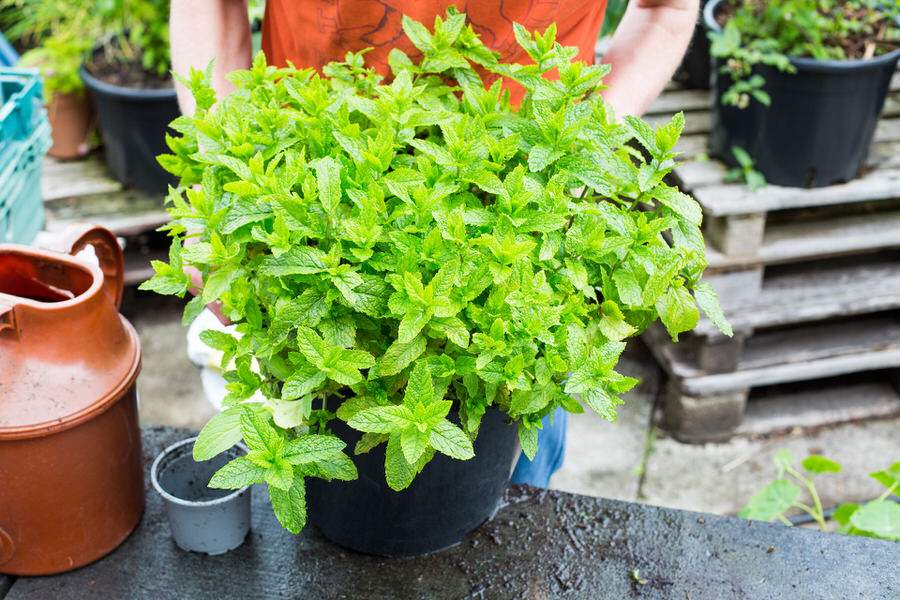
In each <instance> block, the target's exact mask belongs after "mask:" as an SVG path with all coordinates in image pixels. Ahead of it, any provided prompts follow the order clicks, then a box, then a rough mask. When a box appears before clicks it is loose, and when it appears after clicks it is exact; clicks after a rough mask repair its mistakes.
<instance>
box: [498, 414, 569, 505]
mask: <svg viewBox="0 0 900 600" xmlns="http://www.w3.org/2000/svg"><path fill="white" fill-rule="evenodd" d="M551 416H552V417H553V424H552V425H551V424H550V417H551ZM568 422H569V413H567V412H566V411H564V410H563V409H562V408H557V409H556V410H555V411H554V412H553V414H552V415H547V416H546V417H544V418H543V419H542V420H541V424H542V425H543V427H542V428H541V429H540V430H538V451H537V454H536V455H535V456H534V460H528V457H527V456H525V453H524V452H522V454H521V455H520V456H519V460H518V462H517V463H516V468H515V469H514V470H513V474H512V476H511V477H510V478H509V481H510V483H527V484H530V485H533V486H537V487H542V488H545V487H547V486H548V485H549V484H550V476H551V475H553V474H554V473H555V472H556V471H558V470H559V468H560V467H561V466H562V463H563V458H564V457H565V454H566V425H567V423H568Z"/></svg>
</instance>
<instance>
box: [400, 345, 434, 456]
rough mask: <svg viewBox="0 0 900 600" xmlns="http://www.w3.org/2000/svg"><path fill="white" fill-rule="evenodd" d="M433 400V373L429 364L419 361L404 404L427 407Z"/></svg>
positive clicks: (414, 369) (407, 385) (412, 375)
mask: <svg viewBox="0 0 900 600" xmlns="http://www.w3.org/2000/svg"><path fill="white" fill-rule="evenodd" d="M433 398H434V386H433V385H432V383H431V371H430V370H429V369H428V363H427V362H425V361H419V362H417V363H416V366H415V367H413V370H412V373H410V375H409V382H408V383H407V384H406V392H405V394H404V397H403V403H404V404H405V405H406V406H414V405H415V404H425V405H427V404H431V401H432V399H433ZM410 462H412V461H410Z"/></svg>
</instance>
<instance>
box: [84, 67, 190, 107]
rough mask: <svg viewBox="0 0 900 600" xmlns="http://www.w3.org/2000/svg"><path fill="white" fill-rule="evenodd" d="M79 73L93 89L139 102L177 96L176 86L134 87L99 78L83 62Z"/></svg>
mask: <svg viewBox="0 0 900 600" xmlns="http://www.w3.org/2000/svg"><path fill="white" fill-rule="evenodd" d="M78 74H79V75H81V79H82V81H84V84H85V85H86V86H87V87H89V88H91V89H92V90H95V91H99V92H102V93H104V94H108V95H110V96H118V97H119V98H125V99H128V100H134V101H138V102H142V101H143V102H148V101H149V102H152V101H155V100H168V99H172V98H175V88H174V87H170V88H133V87H126V86H121V85H114V84H112V83H107V82H105V81H103V80H101V79H97V78H96V77H94V76H93V75H91V73H90V72H89V71H88V70H87V68H86V67H85V65H84V64H83V63H82V65H81V66H80V67H78Z"/></svg>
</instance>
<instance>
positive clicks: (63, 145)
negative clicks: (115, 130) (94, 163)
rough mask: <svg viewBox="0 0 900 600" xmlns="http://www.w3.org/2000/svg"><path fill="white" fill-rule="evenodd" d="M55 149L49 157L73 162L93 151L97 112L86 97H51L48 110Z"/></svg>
mask: <svg viewBox="0 0 900 600" xmlns="http://www.w3.org/2000/svg"><path fill="white" fill-rule="evenodd" d="M47 118H48V119H49V121H50V129H51V136H52V138H53V145H52V146H51V147H50V150H48V151H47V154H49V155H50V156H52V157H54V158H61V159H70V158H78V157H81V156H84V155H86V154H87V153H88V152H90V151H91V137H92V135H93V132H94V129H95V127H96V119H95V115H94V108H93V106H92V105H91V102H90V98H88V96H87V94H86V93H83V94H81V95H80V96H79V95H78V94H60V93H58V92H56V93H53V94H52V95H51V96H50V105H49V106H48V107H47Z"/></svg>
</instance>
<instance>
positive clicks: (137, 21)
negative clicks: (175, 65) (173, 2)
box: [95, 0, 172, 78]
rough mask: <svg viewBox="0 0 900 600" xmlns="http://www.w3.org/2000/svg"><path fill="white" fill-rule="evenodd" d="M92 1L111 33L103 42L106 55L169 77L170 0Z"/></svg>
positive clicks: (123, 63)
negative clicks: (110, 36)
mask: <svg viewBox="0 0 900 600" xmlns="http://www.w3.org/2000/svg"><path fill="white" fill-rule="evenodd" d="M95 4H96V6H95V8H96V10H97V11H98V14H99V17H100V19H101V21H102V22H103V25H104V29H105V31H106V33H109V34H112V35H113V36H114V37H112V38H109V39H106V40H104V41H103V43H102V48H103V52H104V54H105V56H106V58H107V59H108V60H111V61H113V62H116V63H119V64H122V65H128V66H131V65H138V66H140V68H142V69H143V70H144V71H146V72H148V73H153V74H155V75H156V76H157V77H160V78H166V77H168V73H169V71H170V69H171V68H172V58H171V55H170V54H169V4H170V0H95Z"/></svg>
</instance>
